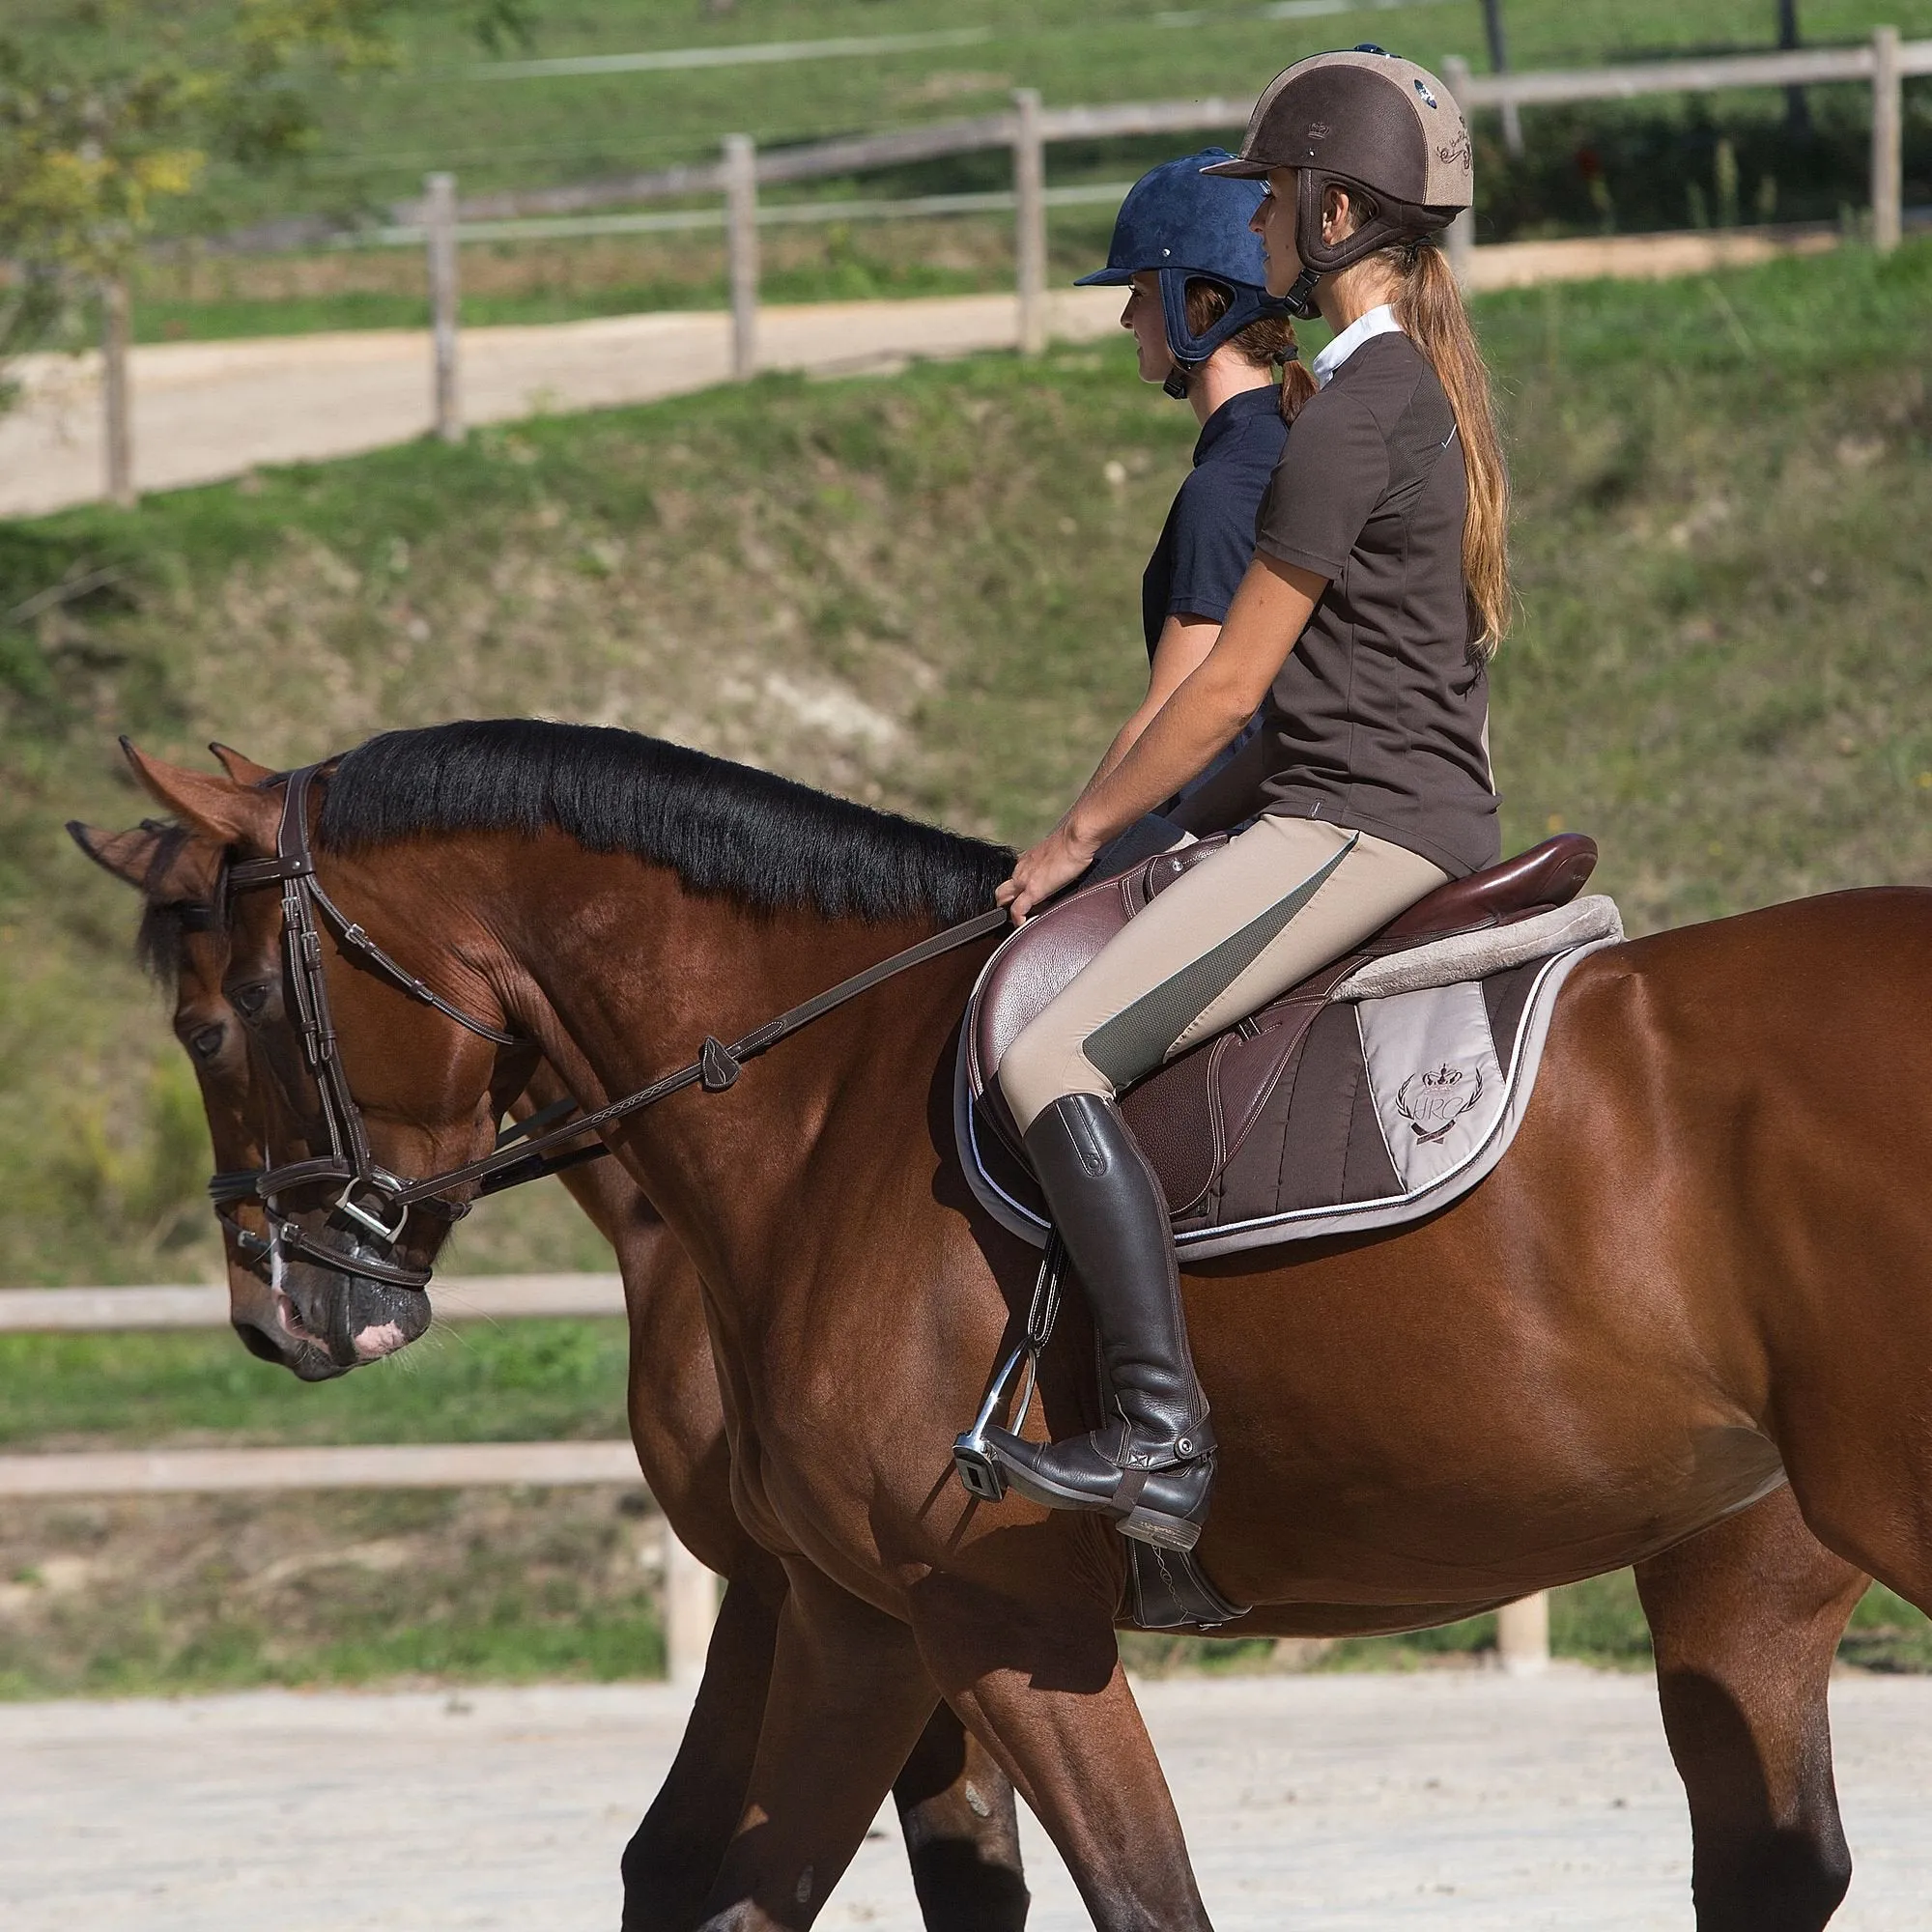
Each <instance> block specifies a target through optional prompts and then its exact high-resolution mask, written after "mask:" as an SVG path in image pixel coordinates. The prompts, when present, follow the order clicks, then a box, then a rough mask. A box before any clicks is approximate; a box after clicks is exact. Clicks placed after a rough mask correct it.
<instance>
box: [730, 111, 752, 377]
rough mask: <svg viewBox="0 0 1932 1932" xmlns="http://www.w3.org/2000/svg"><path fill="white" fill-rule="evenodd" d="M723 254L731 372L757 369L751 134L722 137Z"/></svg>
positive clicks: (748, 373)
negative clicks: (726, 271) (727, 288)
mask: <svg viewBox="0 0 1932 1932" xmlns="http://www.w3.org/2000/svg"><path fill="white" fill-rule="evenodd" d="M725 254H726V257H727V259H728V262H729V265H730V276H731V374H732V375H733V377H735V378H736V379H737V380H738V381H740V382H743V381H744V380H745V378H746V377H748V376H751V375H753V374H754V373H755V372H756V370H757V367H758V151H757V148H756V145H755V144H754V143H753V140H752V137H751V135H749V134H726V135H725Z"/></svg>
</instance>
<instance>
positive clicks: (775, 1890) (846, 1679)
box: [703, 1562, 934, 1932]
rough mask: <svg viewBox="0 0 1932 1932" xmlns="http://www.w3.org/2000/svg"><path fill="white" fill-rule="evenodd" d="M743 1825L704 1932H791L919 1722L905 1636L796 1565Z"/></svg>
mask: <svg viewBox="0 0 1932 1932" xmlns="http://www.w3.org/2000/svg"><path fill="white" fill-rule="evenodd" d="M787 1570H788V1572H789V1575H790V1581H791V1588H790V1590H789V1592H788V1594H787V1595H786V1598H785V1603H784V1608H783V1610H782V1611H781V1613H780V1617H779V1634H778V1646H777V1651H776V1655H775V1658H774V1662H773V1667H772V1680H771V1688H770V1690H769V1691H768V1693H767V1695H766V1699H765V1717H764V1724H763V1727H762V1729H761V1731H760V1733H759V1737H758V1750H757V1757H756V1761H755V1762H754V1763H753V1767H752V1776H751V1779H750V1781H749V1783H748V1784H747V1786H746V1788H745V1803H744V1815H743V1817H742V1819H741V1821H740V1823H739V1827H738V1832H737V1835H736V1836H735V1837H734V1838H733V1839H732V1840H731V1843H730V1846H729V1848H728V1849H727V1851H726V1852H725V1861H724V1863H723V1865H722V1866H721V1867H720V1869H719V1872H718V1876H717V1879H716V1881H715V1882H714V1884H713V1886H712V1888H711V1891H710V1895H709V1897H708V1898H707V1899H706V1902H705V1916H704V1918H703V1926H704V1932H777V1928H784V1932H801V1928H803V1927H805V1926H809V1925H810V1923H811V1922H812V1920H813V1919H814V1918H817V1916H818V1913H819V1909H820V1908H821V1907H822V1906H823V1905H824V1903H825V1900H826V1897H827V1895H828V1894H829V1893H830V1891H831V1890H832V1888H833V1887H834V1886H835V1885H837V1884H838V1879H839V1877H840V1875H841V1874H842V1873H843V1871H844V1870H845V1867H846V1866H847V1865H848V1864H849V1863H850V1862H851V1861H852V1855H853V1854H854V1853H855V1852H856V1851H857V1850H858V1849H859V1846H860V1844H861V1842H862V1841H863V1840H864V1838H865V1835H866V1833H867V1829H868V1828H869V1827H870V1825H871V1823H872V1820H873V1819H874V1818H875V1817H876V1816H877V1815H878V1809H879V1806H880V1804H882V1803H883V1802H884V1800H885V1797H886V1794H887V1792H888V1791H890V1790H891V1789H892V1785H893V1780H894V1778H895V1777H896V1776H898V1774H899V1772H900V1770H901V1769H902V1767H903V1766H904V1764H905V1762H906V1759H907V1757H908V1755H909V1754H910V1753H911V1751H912V1748H913V1747H914V1745H915V1744H917V1743H918V1742H919V1739H920V1734H921V1732H922V1731H923V1728H924V1726H925V1723H926V1720H927V1719H929V1718H930V1717H931V1715H932V1707H933V1703H934V1694H933V1687H932V1680H931V1679H930V1678H929V1677H928V1676H927V1675H926V1671H925V1664H924V1662H923V1659H922V1658H921V1656H920V1653H919V1646H918V1644H917V1643H916V1642H915V1641H914V1638H913V1634H912V1632H911V1631H910V1630H909V1629H908V1628H907V1627H906V1626H905V1625H904V1624H903V1623H901V1622H899V1621H898V1620H897V1619H896V1618H895V1617H890V1616H888V1615H886V1614H885V1612H884V1611H882V1610H877V1609H874V1608H873V1607H872V1605H869V1604H867V1603H863V1602H861V1601H860V1599H858V1598H857V1597H854V1596H851V1595H849V1594H848V1593H847V1592H845V1591H844V1590H842V1589H840V1588H839V1586H838V1584H836V1583H834V1582H833V1581H831V1580H830V1579H829V1578H828V1577H824V1576H822V1575H821V1574H820V1573H818V1572H817V1571H815V1570H813V1569H811V1568H810V1566H809V1565H807V1564H805V1563H803V1562H800V1563H795V1564H789V1565H787Z"/></svg>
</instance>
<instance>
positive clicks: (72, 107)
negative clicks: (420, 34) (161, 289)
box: [0, 0, 391, 367]
mask: <svg viewBox="0 0 1932 1932" xmlns="http://www.w3.org/2000/svg"><path fill="white" fill-rule="evenodd" d="M389 4H390V0H237V5H236V7H235V10H234V12H233V13H232V14H230V15H229V16H228V17H227V19H226V20H225V22H224V23H223V25H222V28H221V30H220V32H219V33H218V34H216V35H215V36H213V37H212V38H210V39H208V40H206V41H204V42H200V43H196V45H195V46H194V47H193V48H191V49H190V48H188V47H186V46H185V44H183V43H180V42H179V41H177V42H175V43H172V44H166V43H164V47H163V50H162V51H161V52H160V53H158V54H154V55H148V56H143V57H140V58H135V59H129V60H125V61H122V62H120V63H118V64H116V63H111V62H110V63H109V64H107V65H106V66H104V67H102V68H99V69H97V70H93V71H81V70H78V69H76V68H74V67H72V66H71V65H69V64H67V63H64V62H63V61H62V60H61V59H60V58H59V57H58V56H49V55H44V54H42V55H36V54H30V53H29V51H28V50H27V49H26V48H25V47H24V46H23V45H22V44H21V43H18V42H17V41H14V40H11V39H8V38H6V37H4V36H0V260H3V261H5V262H7V263H8V264H9V265H10V268H11V274H10V279H9V281H8V283H7V285H6V286H5V287H4V288H0V367H4V363H5V360H6V358H7V357H8V356H10V355H18V354H20V353H22V352H23V351H24V350H26V349H29V348H32V347H34V346H35V345H36V344H38V343H41V342H43V341H45V340H46V339H47V338H48V336H49V334H50V333H51V332H52V331H53V330H54V328H55V327H57V326H58V325H59V323H60V322H61V320H62V319H63V317H64V316H66V315H67V314H68V313H70V312H71V308H72V307H73V305H74V304H75V303H76V302H77V301H80V300H84V299H86V298H89V297H91V295H92V294H93V293H94V292H95V291H96V290H98V289H99V288H100V287H102V286H104V285H109V284H119V283H122V282H124V281H125V279H126V276H127V273H128V269H129V267H130V266H131V264H132V262H133V259H134V257H135V255H136V254H137V253H138V252H139V250H140V248H141V247H142V245H143V243H144V242H145V241H147V240H148V239H149V238H150V237H151V235H152V234H153V233H154V229H155V224H156V219H157V216H158V212H159V210H160V209H161V208H162V207H163V206H164V205H165V204H166V203H167V202H168V201H170V200H171V199H176V198H179V197H181V196H183V195H185V194H187V193H188V192H189V191H190V190H191V189H192V188H193V187H194V185H195V184H196V182H197V181H198V180H199V179H200V177H201V173H202V170H203V169H204V168H205V167H206V165H207V164H208V162H209V160H210V159H211V158H212V157H214V156H221V157H223V158H228V159H234V160H241V161H246V162H251V163H256V164H260V163H264V162H270V161H273V160H277V159H280V158H282V157H285V156H289V155H292V154H296V153H298V152H299V151H300V150H301V149H302V148H303V147H305V146H306V145H307V144H308V143H309V141H310V140H311V139H312V138H313V122H312V117H311V110H310V107H309V99H308V95H307V94H306V93H305V92H304V90H303V89H302V88H301V87H300V86H299V85H298V83H299V82H300V81H302V80H303V79H304V78H306V77H310V76H314V75H319V74H320V75H340V74H346V73H351V72H355V71H364V70H367V69H370V68H373V67H377V66H382V65H386V64H387V63H388V61H389V60H390V58H391V50H390V45H389V43H388V41H387V40H386V38H385V37H384V34H383V31H382V15H383V14H384V12H385V10H386V9H387V7H388V5H389ZM109 5H110V9H111V11H110V14H109V16H108V17H109V19H110V22H111V20H112V19H113V18H114V17H117V16H118V15H119V14H121V13H122V10H123V9H124V8H125V6H126V0H109Z"/></svg>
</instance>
